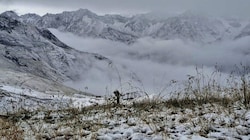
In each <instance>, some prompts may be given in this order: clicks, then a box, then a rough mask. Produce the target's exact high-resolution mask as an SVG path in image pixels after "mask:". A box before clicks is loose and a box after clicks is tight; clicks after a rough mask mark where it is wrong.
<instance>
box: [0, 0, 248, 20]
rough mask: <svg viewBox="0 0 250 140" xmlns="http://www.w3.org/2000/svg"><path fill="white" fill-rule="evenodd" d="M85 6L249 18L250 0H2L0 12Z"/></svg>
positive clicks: (111, 11) (95, 9) (104, 10)
mask: <svg viewBox="0 0 250 140" xmlns="http://www.w3.org/2000/svg"><path fill="white" fill-rule="evenodd" d="M79 8H86V9H89V10H91V11H93V12H96V13H98V14H123V15H131V14H136V13H145V12H152V11H156V12H164V13H165V12H166V13H170V14H176V13H182V12H184V11H187V10H192V11H199V12H203V13H207V14H210V15H220V16H234V17H250V16H249V13H250V0H0V12H1V13H2V12H4V11H6V10H15V11H16V12H17V13H18V14H25V13H37V14H39V15H44V14H46V13H58V12H62V11H66V10H67V11H69V10H77V9H79Z"/></svg>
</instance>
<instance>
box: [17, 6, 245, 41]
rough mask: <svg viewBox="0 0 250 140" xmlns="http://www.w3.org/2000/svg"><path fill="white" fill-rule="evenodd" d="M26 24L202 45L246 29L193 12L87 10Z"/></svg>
mask: <svg viewBox="0 0 250 140" xmlns="http://www.w3.org/2000/svg"><path fill="white" fill-rule="evenodd" d="M20 20H22V21H23V22H25V23H29V24H33V25H36V26H38V27H43V28H55V29H58V30H60V31H64V32H71V33H74V34H76V35H79V36H83V37H92V38H104V39H109V40H113V41H120V42H124V43H127V44H131V43H134V42H135V41H136V40H137V39H138V38H141V37H148V36H149V37H153V38H158V39H181V40H185V41H186V40H187V41H194V42H199V43H212V42H216V41H220V40H227V39H233V38H234V37H235V36H236V35H238V34H239V32H240V30H241V29H242V28H243V25H241V23H240V21H237V20H235V21H232V20H225V19H223V18H214V17H209V16H204V15H199V14H194V13H192V12H185V13H183V14H181V15H177V16H171V17H168V18H164V19H158V18H152V15H150V16H148V15H147V14H142V15H135V16H133V17H123V16H119V15H104V16H99V15H97V14H95V13H93V12H91V11H89V10H87V9H80V10H77V11H72V12H63V13H60V14H46V15H44V16H42V17H40V16H38V15H35V14H26V15H23V16H21V19H20Z"/></svg>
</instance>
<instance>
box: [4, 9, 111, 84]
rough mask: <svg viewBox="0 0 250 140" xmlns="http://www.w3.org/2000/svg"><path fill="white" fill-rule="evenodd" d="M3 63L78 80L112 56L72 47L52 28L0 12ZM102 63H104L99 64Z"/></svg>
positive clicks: (44, 76) (32, 71)
mask: <svg viewBox="0 0 250 140" xmlns="http://www.w3.org/2000/svg"><path fill="white" fill-rule="evenodd" d="M0 29H1V30H0V37H1V38H0V47H1V50H0V54H1V55H0V58H1V59H0V60H1V61H0V63H2V64H4V65H6V66H8V67H10V68H11V69H14V70H18V71H23V72H29V73H32V74H34V75H37V76H40V77H43V78H47V79H51V80H59V81H65V80H75V79H77V78H79V74H83V73H86V72H87V71H88V70H89V69H91V68H93V67H94V66H97V67H102V66H101V65H102V64H103V65H108V64H109V63H111V61H110V60H108V59H107V58H104V57H102V56H100V55H98V54H90V53H84V52H80V51H77V50H74V49H72V48H70V47H69V46H67V45H65V44H64V43H62V42H61V41H60V40H58V39H57V38H56V37H55V36H54V35H53V34H52V33H51V32H50V31H48V30H46V29H39V28H37V27H35V26H31V25H25V24H23V23H22V22H20V21H18V20H16V19H14V18H12V16H6V15H5V13H4V14H2V15H0ZM99 63H100V64H99Z"/></svg>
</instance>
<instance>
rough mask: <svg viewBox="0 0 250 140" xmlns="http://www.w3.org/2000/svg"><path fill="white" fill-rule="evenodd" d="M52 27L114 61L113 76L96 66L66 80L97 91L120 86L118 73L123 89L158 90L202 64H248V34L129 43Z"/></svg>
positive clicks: (207, 68)
mask: <svg viewBox="0 0 250 140" xmlns="http://www.w3.org/2000/svg"><path fill="white" fill-rule="evenodd" d="M51 31H52V32H53V33H54V34H55V35H56V36H57V37H58V38H59V39H60V40H63V42H65V43H66V44H68V45H69V46H71V47H73V48H75V49H78V50H81V51H85V52H93V53H99V54H101V55H103V56H105V57H108V58H109V59H111V60H112V61H113V62H114V64H115V68H116V69H117V73H116V74H115V75H116V76H112V74H111V76H110V77H109V76H107V75H105V76H104V75H103V73H102V71H98V70H97V71H92V72H90V73H89V74H88V75H87V76H86V75H85V76H83V79H82V81H81V82H77V83H78V84H77V83H68V84H70V85H71V86H73V87H75V88H78V89H82V90H86V91H89V92H92V93H97V94H99V95H104V94H107V93H110V91H113V90H115V89H118V88H120V81H119V76H120V77H121V80H122V86H124V90H126V89H127V90H131V89H129V88H131V87H129V85H128V83H131V84H133V85H134V86H138V87H140V88H145V90H146V91H148V92H150V93H156V94H157V92H159V91H160V90H161V89H162V88H163V87H164V86H166V85H167V84H168V83H169V81H171V80H177V81H182V80H186V79H187V78H188V77H187V75H196V71H195V68H196V67H200V68H201V67H203V69H202V70H203V72H204V73H205V74H206V75H211V74H212V73H213V72H214V71H215V69H214V67H215V65H218V66H219V67H220V68H221V70H222V71H223V72H225V75H226V74H227V72H231V71H232V70H234V69H235V65H240V64H243V65H245V66H250V49H249V44H250V38H243V39H240V40H237V41H230V42H223V43H216V44H212V45H200V44H195V43H190V42H189V43H188V42H183V41H181V40H156V39H152V38H142V39H139V40H138V41H137V42H136V43H135V44H133V45H130V46H128V45H125V44H123V43H120V42H114V41H109V40H104V39H91V38H85V39H83V38H81V37H78V36H75V35H73V34H70V33H61V32H59V31H57V30H55V29H51ZM113 75H114V74H113ZM105 77H106V78H105ZM105 91H107V92H105Z"/></svg>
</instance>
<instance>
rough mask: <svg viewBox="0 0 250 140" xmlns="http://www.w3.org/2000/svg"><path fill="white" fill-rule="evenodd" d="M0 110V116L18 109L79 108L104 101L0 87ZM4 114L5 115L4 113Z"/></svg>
mask: <svg viewBox="0 0 250 140" xmlns="http://www.w3.org/2000/svg"><path fill="white" fill-rule="evenodd" d="M0 90H2V91H3V92H2V93H1V101H0V104H1V105H2V106H3V107H5V108H1V109H0V113H1V114H5V113H8V112H9V113H10V112H13V111H14V112H15V111H18V110H19V109H26V110H35V109H39V108H42V107H45V108H47V109H59V108H67V107H74V108H81V107H85V106H90V105H96V104H102V103H103V102H104V99H102V98H97V97H94V96H87V95H82V94H78V93H75V94H71V95H65V94H62V93H61V92H60V91H58V92H51V91H46V92H44V93H43V92H39V91H35V90H33V89H29V88H21V87H17V86H10V85H1V86H0ZM4 112H5V113H4Z"/></svg>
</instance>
